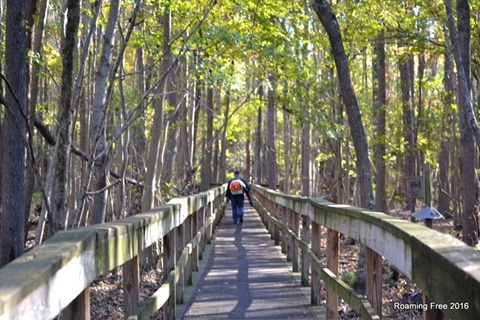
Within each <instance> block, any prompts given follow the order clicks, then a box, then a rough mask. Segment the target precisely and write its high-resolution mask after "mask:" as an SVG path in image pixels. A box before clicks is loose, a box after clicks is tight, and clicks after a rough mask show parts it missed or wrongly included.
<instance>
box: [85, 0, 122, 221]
mask: <svg viewBox="0 0 480 320" xmlns="http://www.w3.org/2000/svg"><path fill="white" fill-rule="evenodd" d="M119 10H120V0H112V1H110V11H109V14H108V22H107V26H106V28H105V33H104V35H103V46H102V53H101V56H100V63H99V65H98V67H97V71H96V75H95V76H96V79H95V96H94V101H93V110H92V121H93V128H92V129H93V131H92V133H91V135H90V139H91V141H92V148H93V152H92V153H91V154H92V155H93V156H94V157H95V163H94V164H93V165H94V166H93V175H94V176H93V185H94V188H93V189H94V191H95V194H94V195H93V205H92V215H91V217H90V219H91V223H92V224H97V223H104V222H105V217H106V205H107V196H108V189H107V185H108V171H109V168H108V167H109V161H110V160H109V156H108V155H107V153H106V150H107V141H106V136H105V134H106V132H105V117H106V113H107V100H106V98H107V84H108V79H109V76H110V72H111V70H112V65H111V59H112V51H113V45H114V39H115V36H114V33H115V26H116V24H117V20H118V15H119Z"/></svg>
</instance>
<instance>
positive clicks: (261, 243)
mask: <svg viewBox="0 0 480 320" xmlns="http://www.w3.org/2000/svg"><path fill="white" fill-rule="evenodd" d="M245 209H246V210H245V216H244V222H243V224H237V225H236V224H234V223H233V221H232V218H231V211H230V210H227V211H226V212H225V216H224V217H223V219H222V221H221V223H220V225H219V226H218V228H217V230H216V231H215V238H214V240H213V241H212V245H210V246H207V250H206V251H205V255H204V258H203V260H202V266H201V268H200V270H199V272H195V274H194V285H193V286H190V287H186V294H185V304H184V305H178V306H177V319H186V320H190V319H277V320H278V319H325V311H324V309H323V307H320V306H313V305H310V288H305V287H302V286H301V285H300V280H299V279H300V278H299V275H298V274H297V275H296V274H293V273H292V271H291V270H292V266H291V264H290V263H288V262H287V261H286V258H285V256H284V255H283V254H282V253H281V251H280V247H279V246H275V245H274V243H273V240H271V239H270V235H269V234H268V233H267V231H266V229H265V228H264V226H263V224H262V221H261V220H260V217H259V216H258V214H257V213H256V212H255V210H254V209H253V208H252V207H246V208H245ZM195 278H196V279H195Z"/></svg>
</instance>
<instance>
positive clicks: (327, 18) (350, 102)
mask: <svg viewBox="0 0 480 320" xmlns="http://www.w3.org/2000/svg"><path fill="white" fill-rule="evenodd" d="M312 6H313V9H314V10H315V12H316V14H317V16H318V18H319V19H320V21H321V22H322V25H323V27H324V28H325V30H326V32H327V34H328V37H329V40H330V45H331V47H332V52H333V57H334V60H335V66H336V67H337V75H338V79H339V84H340V94H341V96H342V99H343V103H344V104H345V106H346V112H347V116H348V123H349V125H350V130H351V134H352V138H353V144H354V147H355V152H356V155H357V173H358V184H359V187H360V199H361V200H360V205H361V206H362V207H364V208H368V209H372V208H373V207H374V199H373V189H372V177H371V174H370V161H369V159H368V144H367V137H366V135H365V130H364V128H363V122H362V117H361V114H360V108H359V105H358V101H357V97H356V95H355V91H354V89H353V86H352V80H351V78H350V68H349V66H348V60H347V56H346V54H345V49H344V48H343V40H342V36H341V33H340V29H339V26H338V21H337V18H336V17H335V13H334V12H333V11H332V9H331V7H330V4H329V3H328V1H325V0H314V1H312Z"/></svg>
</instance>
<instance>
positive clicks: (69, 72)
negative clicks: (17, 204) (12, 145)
mask: <svg viewBox="0 0 480 320" xmlns="http://www.w3.org/2000/svg"><path fill="white" fill-rule="evenodd" d="M67 9H68V15H67V24H66V30H65V38H64V39H63V43H62V44H63V45H62V58H63V74H62V93H61V101H60V105H61V109H60V113H59V117H58V123H59V127H58V130H57V143H56V144H55V154H54V156H53V157H54V158H55V159H56V166H55V167H54V176H53V184H52V191H51V194H52V206H51V207H52V215H53V220H51V221H50V224H51V225H50V228H49V230H50V232H49V236H52V235H53V234H52V233H56V232H57V231H60V230H64V229H66V228H67V220H68V215H67V212H68V208H67V197H68V176H69V174H68V173H69V165H70V149H71V146H72V137H71V131H72V130H71V129H72V121H73V113H74V106H73V104H72V92H73V91H72V90H73V84H74V81H73V70H74V65H75V56H76V48H77V32H78V26H79V23H80V1H79V0H69V1H68V3H67Z"/></svg>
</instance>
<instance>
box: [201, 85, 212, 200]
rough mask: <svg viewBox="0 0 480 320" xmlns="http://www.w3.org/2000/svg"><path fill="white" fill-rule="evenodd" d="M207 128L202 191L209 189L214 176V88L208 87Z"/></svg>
mask: <svg viewBox="0 0 480 320" xmlns="http://www.w3.org/2000/svg"><path fill="white" fill-rule="evenodd" d="M207 107H208V108H206V109H205V112H206V113H207V128H206V131H205V137H206V141H205V143H206V145H205V152H204V153H203V161H202V172H201V182H200V191H207V190H208V187H209V185H210V181H211V178H212V148H213V112H214V110H215V108H214V105H213V88H212V87H209V88H208V89H207Z"/></svg>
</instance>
